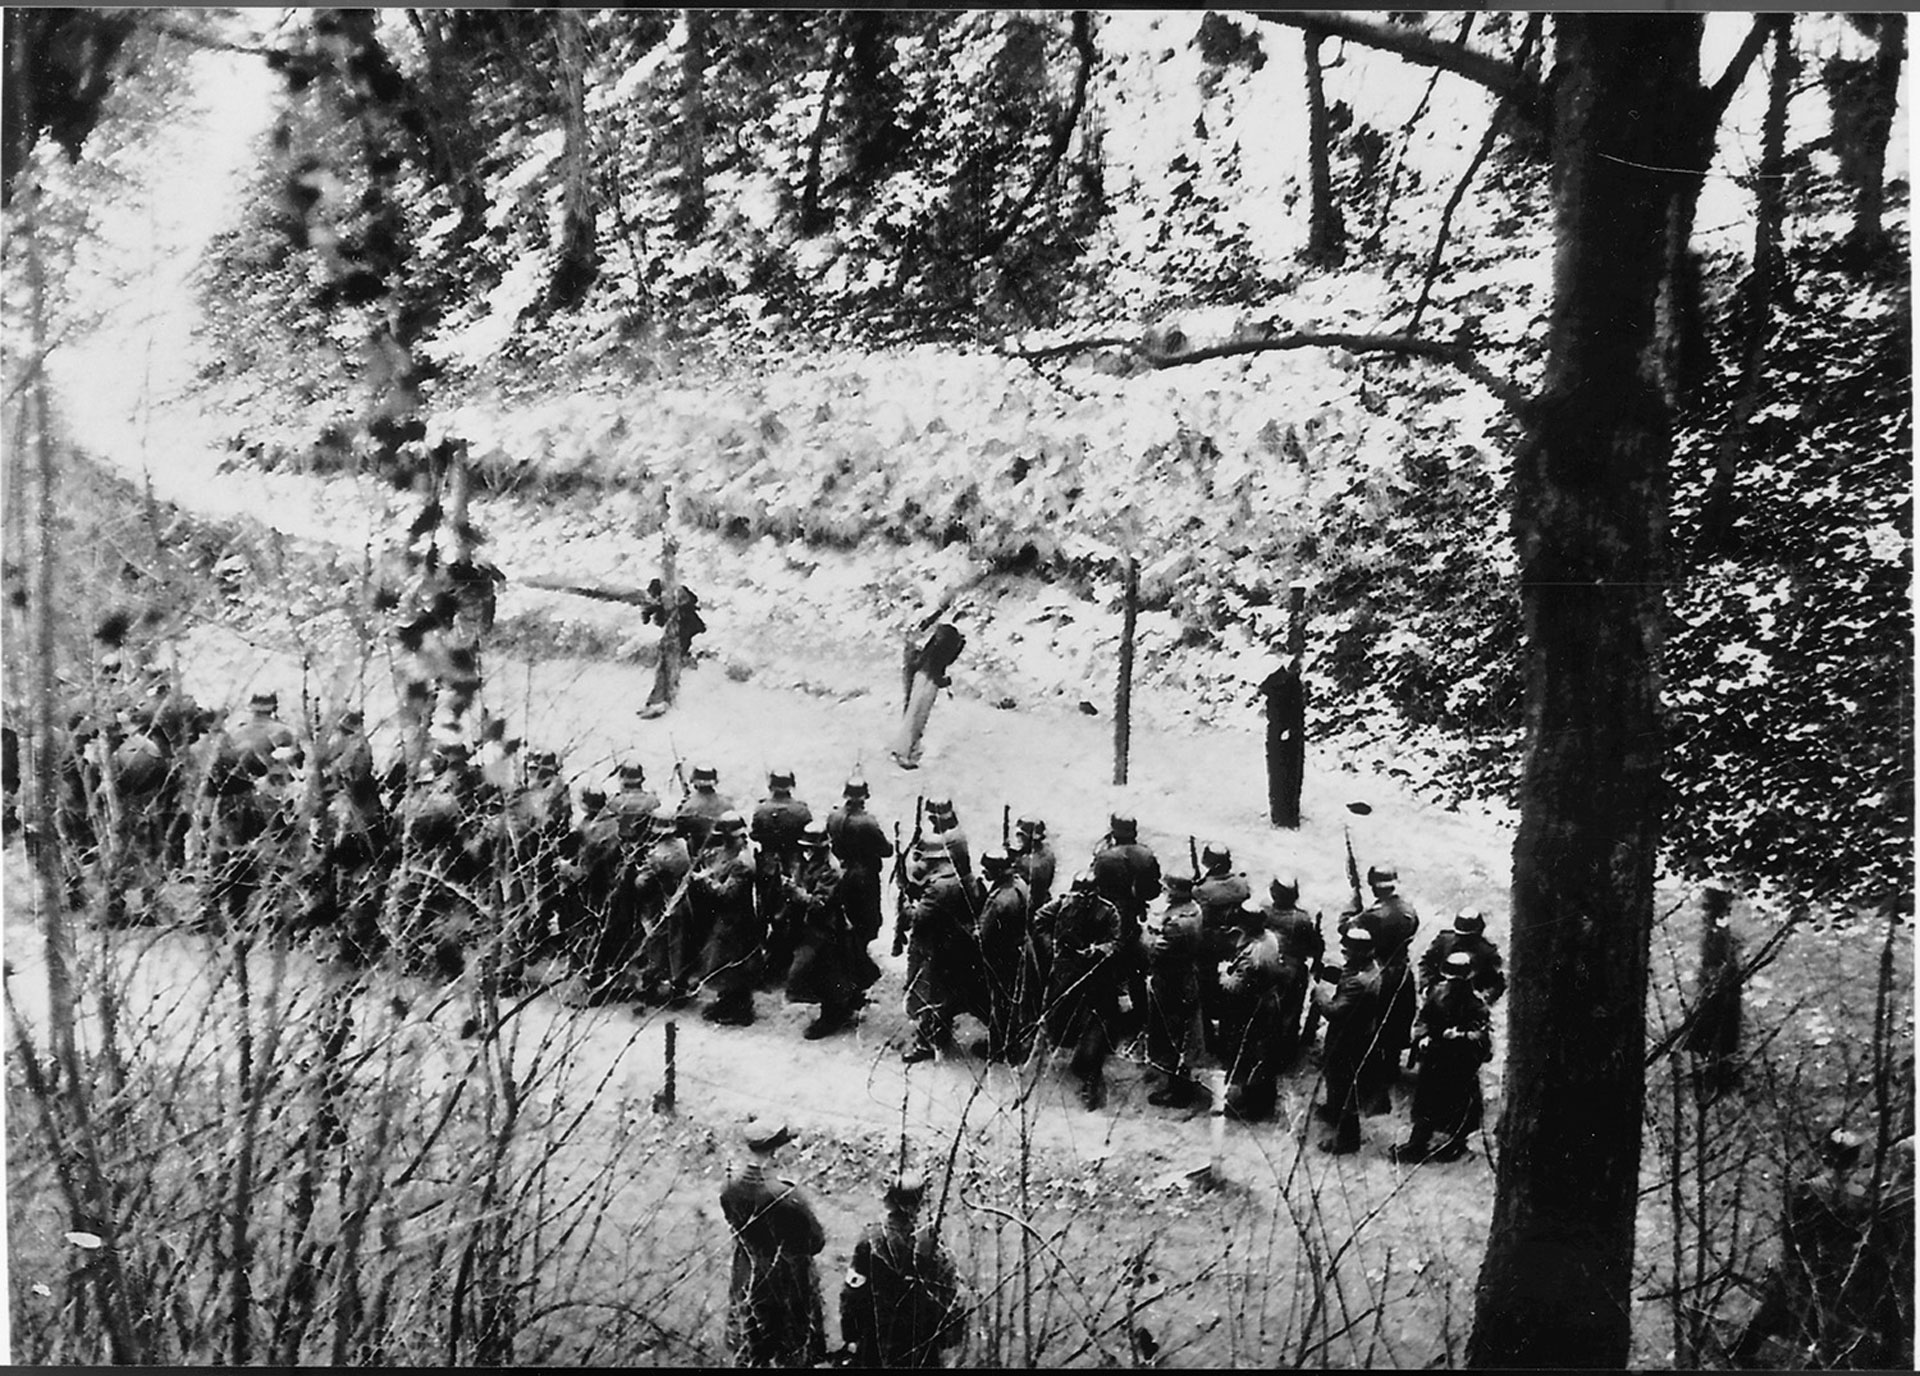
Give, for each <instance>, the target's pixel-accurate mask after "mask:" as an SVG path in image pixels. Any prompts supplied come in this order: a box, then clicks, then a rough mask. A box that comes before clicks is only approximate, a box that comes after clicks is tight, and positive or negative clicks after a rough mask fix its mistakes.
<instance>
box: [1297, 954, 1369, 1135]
mask: <svg viewBox="0 0 1920 1376" xmlns="http://www.w3.org/2000/svg"><path fill="white" fill-rule="evenodd" d="M1340 956H1341V961H1342V964H1341V967H1340V969H1338V970H1332V969H1322V971H1321V975H1320V977H1321V979H1322V980H1333V979H1337V980H1338V981H1339V983H1338V984H1337V985H1336V986H1335V988H1334V990H1333V992H1332V993H1328V992H1327V990H1326V989H1325V988H1324V987H1316V988H1315V989H1314V991H1313V1001H1314V1002H1315V1003H1317V1004H1319V1005H1320V1015H1321V1016H1322V1017H1323V1018H1325V1019H1326V1023H1327V1042H1326V1053H1325V1059H1324V1060H1323V1061H1322V1063H1321V1074H1322V1078H1323V1079H1324V1080H1325V1083H1326V1099H1325V1101H1324V1102H1322V1103H1321V1104H1320V1106H1319V1108H1317V1109H1316V1110H1315V1112H1317V1113H1318V1114H1319V1115H1320V1117H1321V1118H1322V1119H1324V1120H1325V1121H1327V1122H1329V1123H1331V1124H1333V1133H1332V1135H1331V1136H1329V1137H1327V1138H1325V1139H1323V1140H1322V1141H1321V1143H1320V1149H1321V1150H1322V1151H1327V1152H1332V1153H1333V1154H1334V1155H1336V1156H1344V1155H1347V1154H1348V1153H1350V1152H1356V1151H1359V1150H1360V1072H1361V1068H1362V1067H1363V1066H1364V1065H1365V1064H1366V1063H1367V1060H1368V1058H1369V1056H1371V1055H1372V1052H1373V1044H1374V1041H1375V1039H1376V1038H1377V1037H1378V1036H1379V1033H1380V1008H1381V997H1380V971H1379V968H1378V967H1377V966H1375V964H1374V962H1373V934H1372V933H1371V932H1369V931H1368V930H1367V929H1366V928H1364V927H1361V926H1357V925H1355V926H1350V927H1348V928H1347V930H1346V931H1345V932H1342V933H1341V935H1340Z"/></svg>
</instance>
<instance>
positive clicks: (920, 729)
mask: <svg viewBox="0 0 1920 1376" xmlns="http://www.w3.org/2000/svg"><path fill="white" fill-rule="evenodd" d="M966 648H967V638H966V636H964V635H962V634H961V633H960V628H959V627H958V626H955V625H954V624H953V623H952V622H951V621H943V622H941V623H940V624H939V625H938V626H935V627H934V628H933V633H932V634H931V635H929V636H928V637H927V639H926V643H925V644H923V645H921V646H920V648H919V650H918V651H916V652H914V653H912V654H910V655H909V656H908V658H907V663H906V679H907V705H906V712H905V715H904V716H903V717H902V718H901V720H900V735H899V738H898V739H897V740H896V741H895V742H894V746H893V760H894V763H895V764H897V765H899V766H900V767H901V768H902V769H918V768H919V767H920V740H921V737H922V736H924V735H925V734H926V730H927V718H928V717H929V716H931V715H932V713H933V703H934V699H935V698H937V697H939V696H940V690H941V689H942V688H946V687H950V686H951V685H952V682H953V680H952V678H951V677H950V671H951V670H952V668H953V662H954V661H955V660H956V659H958V658H960V652H961V651H962V650H964V649H966Z"/></svg>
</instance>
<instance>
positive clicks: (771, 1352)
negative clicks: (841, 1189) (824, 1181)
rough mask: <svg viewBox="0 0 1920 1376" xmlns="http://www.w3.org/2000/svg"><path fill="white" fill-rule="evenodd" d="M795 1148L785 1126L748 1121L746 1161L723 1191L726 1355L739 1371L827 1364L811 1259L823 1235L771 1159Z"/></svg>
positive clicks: (808, 1208) (802, 1199) (823, 1240)
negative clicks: (728, 1276) (727, 1241)
mask: <svg viewBox="0 0 1920 1376" xmlns="http://www.w3.org/2000/svg"><path fill="white" fill-rule="evenodd" d="M792 1140H793V1133H792V1132H790V1131H788V1129H787V1126H786V1125H785V1124H784V1123H770V1122H767V1121H765V1120H762V1119H759V1118H755V1119H751V1120H749V1121H748V1123H747V1131H746V1146H747V1151H748V1157H747V1160H746V1161H745V1163H744V1164H742V1165H740V1166H738V1167H737V1168H735V1170H734V1171H733V1173H732V1177H731V1178H730V1179H729V1180H728V1181H727V1183H726V1187H725V1188H724V1189H722V1190H721V1191H720V1212H721V1213H722V1214H724V1215H725V1216H726V1220H727V1226H728V1227H729V1228H731V1229H732V1230H733V1278H732V1281H731V1282H730V1283H729V1284H728V1286H727V1347H728V1349H729V1350H730V1351H731V1352H732V1354H733V1359H734V1363H735V1364H736V1365H738V1366H782V1367H797V1366H818V1365H819V1364H820V1362H821V1361H822V1359H824V1358H825V1356H826V1349H827V1341H826V1321H825V1315H824V1312H823V1308H822V1305H821V1302H820V1278H819V1276H818V1275H817V1274H816V1273H815V1271H814V1263H813V1259H814V1258H815V1257H816V1256H818V1255H819V1254H820V1251H821V1249H823V1248H824V1247H825V1246H826V1245H827V1235H826V1232H825V1230H824V1229H822V1228H821V1226H820V1220H819V1219H818V1218H817V1217H815V1216H814V1212H813V1207H812V1206H811V1205H810V1204H808V1203H807V1199H806V1196H805V1195H804V1194H802V1193H801V1192H800V1187H799V1186H798V1185H796V1184H794V1183H793V1181H791V1180H783V1179H780V1178H778V1177H776V1176H775V1175H774V1174H773V1157H774V1153H775V1152H777V1151H779V1150H780V1148H781V1147H783V1146H785V1145H786V1144H787V1143H789V1142H791V1141H792Z"/></svg>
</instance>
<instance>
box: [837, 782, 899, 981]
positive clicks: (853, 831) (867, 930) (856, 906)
mask: <svg viewBox="0 0 1920 1376" xmlns="http://www.w3.org/2000/svg"><path fill="white" fill-rule="evenodd" d="M844 796H845V801H844V802H843V803H841V805H840V806H839V807H837V808H835V809H834V810H833V811H832V812H831V813H829V814H828V815H827V842H828V844H829V845H830V846H831V848H832V850H833V854H834V858H835V859H837V860H838V861H839V862H840V867H841V869H842V870H843V871H844V872H845V874H846V881H847V887H848V914H849V916H850V917H852V919H853V928H854V931H855V932H856V933H857V934H858V935H859V937H860V941H861V944H862V945H865V944H866V943H867V942H870V941H872V940H873V939H874V938H875V937H877V936H879V935H880V928H881V927H882V926H883V925H884V924H885V918H884V917H883V916H882V914H881V908H880V876H881V873H882V872H883V870H884V869H885V866H886V862H887V860H888V859H890V858H891V857H892V855H893V842H892V841H890V840H888V839H887V833H886V831H885V829H884V828H882V827H881V825H880V819H879V818H877V817H875V816H874V815H873V814H872V813H871V812H868V811H867V785H866V784H865V783H864V782H863V781H861V780H858V779H856V780H852V781H850V782H849V783H848V784H847V786H846V789H845V790H844Z"/></svg>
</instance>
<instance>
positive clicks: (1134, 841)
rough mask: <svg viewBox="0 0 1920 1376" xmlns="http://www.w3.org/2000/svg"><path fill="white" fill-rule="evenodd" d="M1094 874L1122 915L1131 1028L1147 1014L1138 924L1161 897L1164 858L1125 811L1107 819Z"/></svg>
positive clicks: (1098, 890)
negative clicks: (1141, 833) (1161, 867)
mask: <svg viewBox="0 0 1920 1376" xmlns="http://www.w3.org/2000/svg"><path fill="white" fill-rule="evenodd" d="M1090 872H1091V873H1092V875H1093V887H1094V891H1095V892H1096V893H1098V894H1099V895H1100V896H1101V897H1102V898H1104V899H1106V900H1107V902H1109V903H1111V904H1113V907H1114V911H1116V912H1118V913H1119V914H1120V978H1121V987H1122V989H1123V990H1124V991H1125V996H1126V997H1125V1003H1126V1004H1127V1006H1128V1007H1129V1008H1130V1009H1131V1010H1133V1013H1132V1016H1130V1017H1129V1018H1127V1019H1126V1022H1127V1025H1128V1026H1129V1027H1131V1026H1132V1025H1133V1024H1134V1023H1135V1022H1136V1021H1137V1020H1138V1019H1139V1018H1142V1017H1144V1016H1145V1009H1146V1002H1147V952H1146V947H1145V946H1143V945H1142V944H1141V940H1140V924H1141V922H1142V921H1143V920H1144V919H1145V918H1146V915H1147V911H1148V909H1149V908H1150V907H1151V906H1152V904H1153V901H1154V900H1155V899H1156V898H1158V897H1159V896H1160V860H1159V857H1157V856H1156V855H1154V853H1153V850H1152V848H1151V847H1150V846H1147V845H1145V844H1143V843H1142V842H1141V840H1140V825H1139V822H1138V821H1137V820H1136V819H1135V818H1134V817H1132V816H1131V815H1129V814H1127V813H1114V814H1112V815H1110V816H1109V817H1108V818H1107V835H1106V838H1105V841H1104V843H1103V844H1102V845H1101V846H1100V847H1099V848H1098V849H1096V850H1095V851H1094V853H1093V861H1092V864H1091V866H1090ZM1122 1035H1124V1033H1123V1034H1122Z"/></svg>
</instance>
